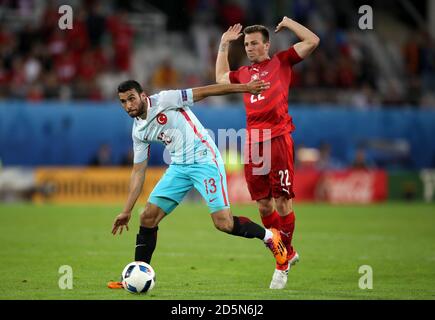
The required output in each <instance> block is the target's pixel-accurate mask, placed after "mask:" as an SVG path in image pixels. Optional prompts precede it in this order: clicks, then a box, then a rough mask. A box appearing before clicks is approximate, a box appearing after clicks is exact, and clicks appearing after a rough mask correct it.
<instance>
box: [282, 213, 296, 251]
mask: <svg viewBox="0 0 435 320" xmlns="http://www.w3.org/2000/svg"><path fill="white" fill-rule="evenodd" d="M295 220H296V219H295V213H294V212H293V211H292V212H290V213H289V214H288V215H286V216H284V217H282V216H279V221H280V228H279V230H280V231H281V239H282V242H283V243H284V245H285V247H286V248H287V252H288V254H291V253H292V252H293V247H292V238H293V231H294V229H295Z"/></svg>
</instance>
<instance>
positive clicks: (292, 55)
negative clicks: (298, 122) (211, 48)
mask: <svg viewBox="0 0 435 320" xmlns="http://www.w3.org/2000/svg"><path fill="white" fill-rule="evenodd" d="M301 60H302V59H301V58H300V57H299V55H298V54H297V53H296V51H295V49H294V48H293V47H290V48H289V49H287V50H285V51H280V52H278V53H277V54H275V55H273V56H272V58H271V59H267V60H264V61H262V62H260V63H255V64H252V65H250V66H242V67H240V68H239V69H238V70H237V71H230V74H229V76H230V81H231V83H247V82H250V81H251V80H254V79H261V80H264V81H266V82H270V88H269V89H267V90H266V91H263V92H262V93H261V94H259V95H256V96H255V95H253V94H250V93H245V94H244V95H243V101H244V103H245V108H246V122H247V129H248V136H247V137H246V138H247V140H246V141H247V142H248V143H254V142H260V141H266V140H269V139H271V138H274V137H278V136H280V135H283V134H286V133H289V132H292V131H293V130H294V125H293V121H292V118H291V117H290V115H289V114H288V92H289V88H290V85H291V81H292V66H293V65H294V64H296V63H298V62H300V61H301ZM265 129H269V130H271V132H270V135H268V134H267V132H263V130H265Z"/></svg>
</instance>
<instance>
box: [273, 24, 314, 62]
mask: <svg viewBox="0 0 435 320" xmlns="http://www.w3.org/2000/svg"><path fill="white" fill-rule="evenodd" d="M282 28H287V29H289V30H290V31H293V32H294V33H295V34H296V36H297V37H298V38H299V39H300V40H301V41H300V42H298V43H296V44H295V45H294V49H295V51H296V53H297V54H298V55H299V57H301V58H302V59H304V58H305V57H307V56H308V55H310V54H311V53H312V52H313V51H314V49H316V48H317V46H318V45H319V42H320V39H319V37H318V36H317V35H316V34H315V33H313V32H312V31H310V30H309V29H308V28H306V27H304V26H303V25H301V24H300V23H297V22H296V21H294V20H292V19H290V18H288V17H284V18H282V21H281V22H280V23H279V24H278V25H277V26H276V29H275V32H279V31H280V30H281V29H282Z"/></svg>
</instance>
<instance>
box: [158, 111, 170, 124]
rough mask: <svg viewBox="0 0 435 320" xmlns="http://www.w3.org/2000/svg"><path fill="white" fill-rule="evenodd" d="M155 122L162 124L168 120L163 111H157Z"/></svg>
mask: <svg viewBox="0 0 435 320" xmlns="http://www.w3.org/2000/svg"><path fill="white" fill-rule="evenodd" d="M157 122H158V123H159V124H161V125H164V124H166V122H168V117H167V116H166V114H164V113H159V114H158V115H157Z"/></svg>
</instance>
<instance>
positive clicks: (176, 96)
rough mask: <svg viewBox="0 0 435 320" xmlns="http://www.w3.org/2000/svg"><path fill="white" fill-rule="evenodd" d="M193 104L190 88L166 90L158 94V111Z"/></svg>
mask: <svg viewBox="0 0 435 320" xmlns="http://www.w3.org/2000/svg"><path fill="white" fill-rule="evenodd" d="M192 106H193V92H192V89H183V90H167V91H162V92H160V94H159V109H160V110H159V111H164V110H167V109H176V108H182V107H192Z"/></svg>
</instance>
